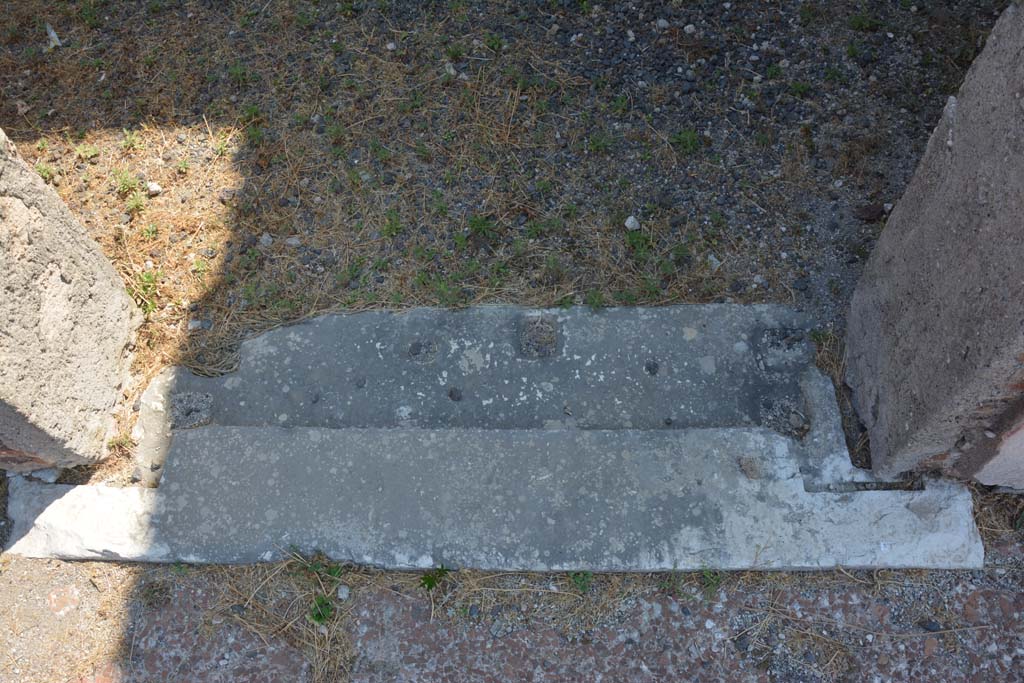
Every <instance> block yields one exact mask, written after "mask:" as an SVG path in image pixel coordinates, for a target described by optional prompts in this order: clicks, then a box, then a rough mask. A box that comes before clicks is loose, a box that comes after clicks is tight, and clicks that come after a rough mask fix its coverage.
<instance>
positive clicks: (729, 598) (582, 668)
mask: <svg viewBox="0 0 1024 683" xmlns="http://www.w3.org/2000/svg"><path fill="white" fill-rule="evenodd" d="M988 559H989V566H988V567H987V568H986V570H984V571H978V572H885V571H880V572H874V573H869V572H835V573H826V574H784V573H781V574H755V573H748V574H714V573H711V572H705V573H703V574H701V575H689V574H687V575H682V574H680V575H675V576H673V575H658V576H626V577H623V576H594V577H586V578H585V580H581V581H568V582H560V580H558V579H556V578H555V577H550V576H544V575H532V576H519V575H512V576H504V577H496V578H495V577H492V578H491V579H490V580H489V581H488V580H486V577H485V578H480V577H476V578H475V579H473V578H472V577H469V578H463V576H462V574H463V573H462V572H456V573H453V574H451V575H449V576H448V577H445V578H444V579H442V581H441V582H440V585H438V586H437V587H436V588H435V589H434V590H433V591H432V592H430V593H428V592H427V591H425V590H424V589H423V588H422V587H421V586H419V585H418V584H417V583H416V581H414V580H412V579H413V578H415V577H409V576H407V575H396V574H376V575H373V576H371V577H367V575H366V572H365V570H352V571H353V573H352V574H349V573H347V570H346V571H343V572H341V573H339V574H338V577H337V585H338V586H344V588H343V589H342V590H343V591H344V592H342V593H339V591H337V590H336V589H335V590H332V592H331V603H332V604H333V605H334V608H333V610H332V612H331V614H330V616H329V618H327V619H325V620H324V623H323V624H322V625H314V624H307V625H311V626H312V628H310V629H302V628H301V627H300V628H299V629H298V630H296V629H295V628H292V627H290V626H288V625H287V624H286V623H285V622H284V621H281V622H277V624H276V625H275V626H270V625H269V624H270V623H271V622H267V621H266V620H265V619H264V615H263V612H264V611H265V610H267V609H270V608H271V606H272V605H273V603H274V599H273V597H272V596H273V594H274V593H275V592H277V591H279V590H280V591H282V593H281V596H280V597H281V598H283V599H290V600H292V601H293V602H294V599H295V595H294V594H292V593H290V592H289V591H288V590H287V589H286V588H283V587H281V586H280V585H279V584H281V583H282V581H283V582H284V583H287V581H288V580H290V579H288V580H286V579H284V578H283V577H285V576H287V575H289V574H291V573H293V572H294V566H288V565H282V566H279V567H276V568H274V569H272V570H271V571H269V572H267V573H265V574H258V575H256V576H253V577H246V576H245V573H246V572H247V571H248V570H246V569H245V568H207V569H199V568H189V567H180V566H179V567H170V568H157V569H142V568H139V567H127V566H120V565H112V564H97V563H62V562H47V561H37V560H25V559H18V558H10V557H8V558H4V560H3V562H2V564H0V568H2V573H0V602H2V603H3V604H5V605H11V606H12V608H11V609H8V610H5V612H4V615H3V617H2V618H0V650H2V651H4V652H5V653H6V660H7V661H6V662H5V664H4V666H3V667H2V668H0V681H2V682H3V683H7V682H8V681H10V682H11V683H14V682H15V681H17V682H18V683H34V682H37V681H38V682H40V683H43V682H45V683H54V682H56V681H74V682H75V683H100V682H101V681H102V682H103V683H116V682H123V683H127V682H129V681H132V682H135V681H137V682H140V683H141V682H150V681H175V680H186V679H187V680H189V681H194V682H196V683H201V682H204V681H209V682H214V681H218V682H219V681H233V682H246V683H250V682H252V683H255V682H258V681H267V682H270V681H345V680H348V681H361V682H365V683H370V682H373V683H384V682H385V681H387V682H392V681H410V682H411V681H417V682H419V683H426V682H429V681H438V682H440V681H446V682H454V681H467V682H468V681H474V682H484V681H495V682H498V681H500V682H502V683H505V682H509V683H510V682H512V681H559V682H565V681H569V682H573V681H579V682H580V683H583V682H584V681H586V682H588V683H589V682H592V681H602V680H604V681H622V682H625V681H679V680H687V681H724V680H728V681H778V682H783V681H784V682H796V681H801V682H802V681H948V682H951V683H952V682H956V681H1006V682H1008V683H1009V682H1012V681H1022V680H1024V590H1022V585H1024V584H1022V581H1024V562H1022V561H1024V547H1022V545H1021V537H1020V535H1019V534H1017V535H1012V534H1011V535H1008V536H1005V537H1003V538H1002V540H1001V541H999V542H996V543H990V546H989V556H988ZM257 579H258V580H257ZM250 580H251V581H253V582H254V583H252V584H250V586H251V589H247V590H238V589H239V587H241V586H242V585H244V584H245V583H246V581H250ZM350 585H351V588H349V586H350ZM252 589H254V590H252ZM499 591H500V592H499ZM581 591H582V592H581ZM338 595H341V596H342V597H343V598H344V599H342V598H341V597H337V596H338ZM495 596H497V598H496V597H495ZM300 609H305V607H302V608H300ZM298 619H299V620H300V621H301V620H302V614H301V611H300V613H299V615H298ZM328 632H329V633H330V635H329V636H328ZM320 633H322V634H323V635H322V636H319V635H318V634H320Z"/></svg>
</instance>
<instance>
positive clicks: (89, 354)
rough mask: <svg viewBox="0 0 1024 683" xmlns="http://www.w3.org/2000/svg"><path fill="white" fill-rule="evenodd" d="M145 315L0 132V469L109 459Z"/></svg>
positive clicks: (33, 467)
mask: <svg viewBox="0 0 1024 683" xmlns="http://www.w3.org/2000/svg"><path fill="white" fill-rule="evenodd" d="M137 324H138V311H137V309H136V307H135V305H134V303H133V302H132V300H131V298H130V297H129V296H128V295H127V293H126V292H125V288H124V284H123V283H122V281H121V278H120V277H119V276H118V275H117V273H116V272H115V271H114V269H113V267H112V266H111V265H110V263H108V262H107V260H106V259H105V258H104V256H103V254H102V253H101V252H100V250H99V247H98V246H97V245H96V243H95V242H93V241H92V240H91V239H90V238H89V236H88V235H87V234H86V232H85V229H84V228H83V227H82V226H81V225H80V224H79V223H78V221H77V220H75V218H74V216H72V215H71V212H70V211H68V209H67V207H66V206H65V205H64V202H62V201H61V199H60V197H59V196H57V194H56V193H55V192H54V191H53V190H52V189H51V188H50V187H49V186H47V185H46V183H44V182H43V180H42V179H41V178H40V177H39V175H38V174H37V173H35V172H34V171H33V170H32V169H31V168H29V167H28V166H27V165H26V164H25V162H24V161H23V160H22V159H21V157H20V156H19V155H18V152H17V150H16V149H15V147H14V144H13V143H12V142H11V141H10V140H9V139H8V138H7V136H6V135H5V134H4V132H3V131H2V130H0V468H4V469H11V470H18V471H25V470H33V469H39V468H42V467H51V466H58V467H60V466H69V465H76V464H81V463H88V462H92V461H96V460H99V459H102V458H103V457H104V455H105V451H106V442H107V439H108V438H109V436H110V430H111V427H112V425H113V419H112V415H111V409H112V408H113V406H114V405H115V403H116V402H117V400H118V398H119V397H120V388H121V385H122V383H123V382H124V380H125V379H126V377H127V370H128V363H129V357H128V356H129V354H128V350H129V348H130V345H131V341H132V337H133V334H134V331H135V328H136V326H137Z"/></svg>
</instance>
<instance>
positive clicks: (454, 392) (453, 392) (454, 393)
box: [448, 387, 462, 402]
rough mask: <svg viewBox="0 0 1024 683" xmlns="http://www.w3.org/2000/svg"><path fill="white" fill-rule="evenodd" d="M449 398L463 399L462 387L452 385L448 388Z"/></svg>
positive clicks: (454, 399)
mask: <svg viewBox="0 0 1024 683" xmlns="http://www.w3.org/2000/svg"><path fill="white" fill-rule="evenodd" d="M448 398H450V399H451V400H453V401H456V402H458V401H461V400H462V389H459V388H458V387H452V388H451V389H449V390H448Z"/></svg>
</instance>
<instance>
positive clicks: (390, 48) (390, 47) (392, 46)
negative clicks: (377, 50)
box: [384, 43, 398, 52]
mask: <svg viewBox="0 0 1024 683" xmlns="http://www.w3.org/2000/svg"><path fill="white" fill-rule="evenodd" d="M384 47H385V48H387V51H388V52H394V51H395V50H397V49H398V46H397V45H395V44H394V43H388V44H387V45H385V46H384Z"/></svg>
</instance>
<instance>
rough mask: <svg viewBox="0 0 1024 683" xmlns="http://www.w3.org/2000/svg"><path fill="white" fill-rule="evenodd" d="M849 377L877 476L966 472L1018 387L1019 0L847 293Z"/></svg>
mask: <svg viewBox="0 0 1024 683" xmlns="http://www.w3.org/2000/svg"><path fill="white" fill-rule="evenodd" d="M847 367H848V370H847V381H848V383H849V385H850V386H851V387H852V389H853V395H854V403H855V405H856V408H857V410H858V412H859V413H860V416H861V419H862V420H863V421H864V422H865V424H866V425H867V428H868V431H869V435H870V437H871V451H872V462H873V466H874V468H875V469H876V470H877V471H879V472H880V473H882V474H885V475H893V474H896V473H899V472H903V471H907V470H911V469H915V468H922V467H933V468H937V469H944V470H948V471H952V472H954V473H956V474H960V475H965V476H970V475H973V474H974V473H975V472H977V470H979V469H980V468H982V467H983V466H984V463H985V461H986V459H987V457H989V456H988V455H986V453H989V454H990V453H991V452H994V451H995V449H994V448H993V447H992V446H993V445H994V444H993V443H989V442H994V441H996V440H998V439H999V438H1000V437H1001V432H1002V431H1004V430H1005V429H1006V428H1007V427H1009V426H1011V425H1012V424H1013V423H1014V422H1015V417H1014V413H1016V411H1017V410H1018V409H1019V404H1020V401H1019V398H1020V396H1021V394H1022V392H1024V7H1020V6H1018V5H1015V4H1011V6H1010V7H1009V8H1008V9H1007V10H1006V11H1005V12H1004V14H1003V16H1002V17H1001V18H1000V19H999V21H998V22H997V24H996V26H995V28H994V29H993V31H992V33H991V35H990V36H989V38H988V42H987V44H986V46H985V49H984V51H983V52H982V53H981V54H980V55H979V56H978V58H977V60H976V61H975V63H974V64H973V65H972V66H971V69H970V70H969V72H968V73H967V76H966V79H965V81H964V84H963V86H962V87H961V89H960V92H959V93H958V95H957V97H955V98H952V97H951V98H950V99H949V102H948V104H947V105H946V108H945V111H944V112H943V115H942V119H941V121H940V122H939V124H938V126H937V127H936V129H935V131H934V132H933V133H932V136H931V139H930V141H929V143H928V147H927V150H926V152H925V155H924V158H923V159H922V161H921V163H920V165H919V166H918V168H917V171H916V173H915V174H914V177H913V179H912V180H911V182H910V185H909V186H908V187H907V190H906V192H905V193H904V195H903V197H902V198H901V199H900V201H899V203H898V204H897V205H896V207H895V209H894V210H893V212H892V215H891V217H890V218H889V221H888V223H887V224H886V227H885V231H884V232H883V234H882V236H881V238H880V240H879V242H878V245H877V247H876V248H875V251H874V253H873V254H872V256H871V258H870V259H869V261H868V264H867V267H866V269H865V272H864V274H863V276H862V278H861V280H860V282H859V284H858V286H857V289H856V291H855V293H854V296H853V301H852V306H851V312H850V316H849V327H848V336H847Z"/></svg>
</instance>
